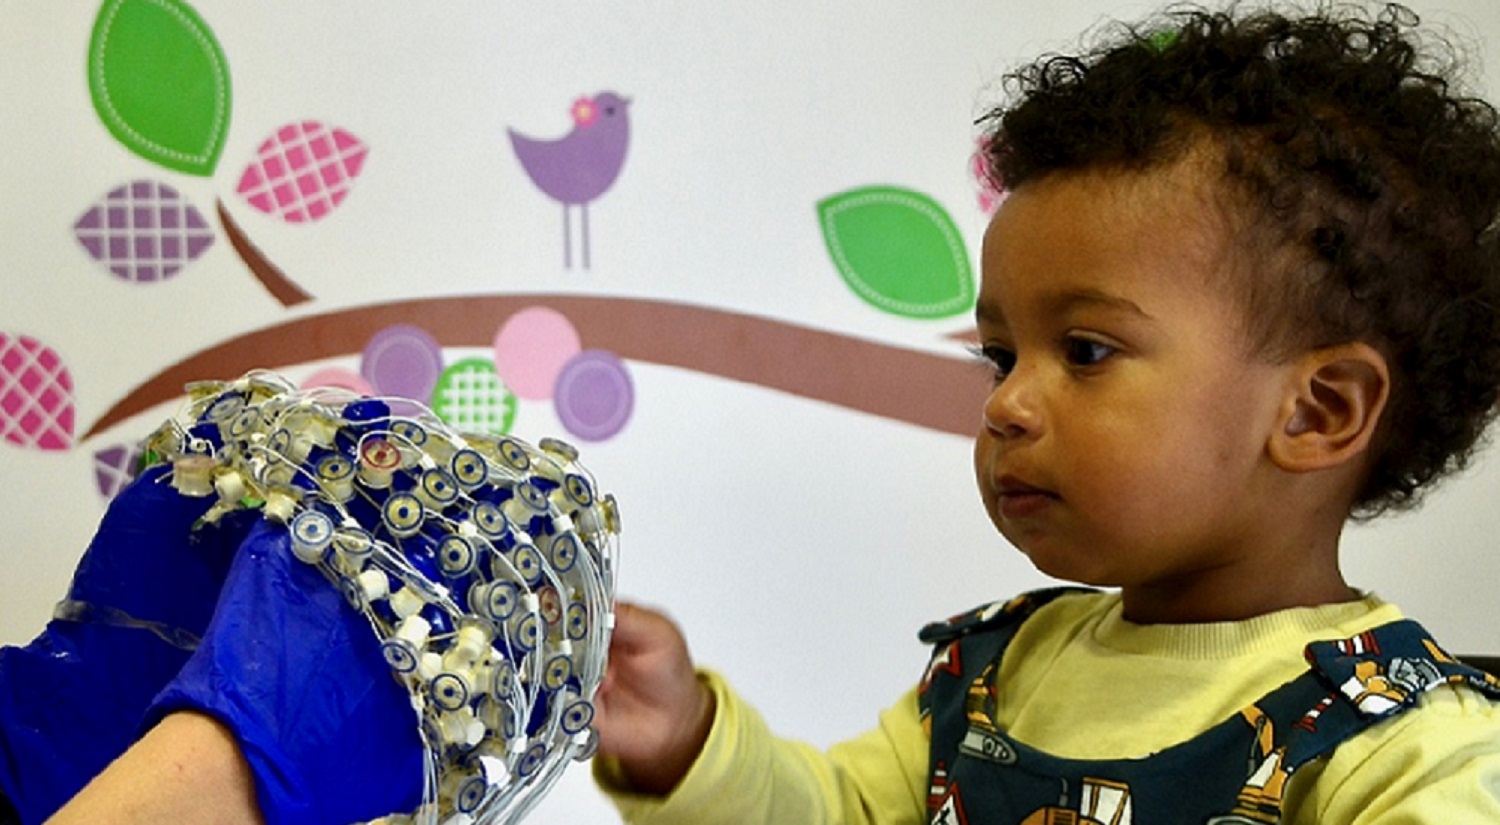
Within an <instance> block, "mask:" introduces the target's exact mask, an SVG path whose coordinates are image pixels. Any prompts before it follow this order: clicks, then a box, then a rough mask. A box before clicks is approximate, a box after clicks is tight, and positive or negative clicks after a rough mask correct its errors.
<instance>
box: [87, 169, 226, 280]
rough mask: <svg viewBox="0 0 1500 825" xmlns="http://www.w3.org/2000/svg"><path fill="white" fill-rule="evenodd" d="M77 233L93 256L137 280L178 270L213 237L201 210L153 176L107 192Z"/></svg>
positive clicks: (166, 275) (126, 277)
mask: <svg viewBox="0 0 1500 825" xmlns="http://www.w3.org/2000/svg"><path fill="white" fill-rule="evenodd" d="M73 234H74V236H75V237H77V238H78V242H79V243H80V244H82V245H83V248H84V249H85V250H86V251H87V252H88V253H89V255H90V256H91V257H92V258H93V259H94V260H96V261H98V262H100V263H102V264H104V266H105V268H107V269H108V270H109V271H110V272H111V273H113V274H114V275H115V276H117V277H119V278H123V279H124V280H127V281H131V282H134V283H153V282H156V281H163V280H166V279H167V278H170V277H172V276H173V275H176V274H177V273H178V272H179V271H180V270H181V269H182V268H183V266H185V265H186V264H188V263H189V262H191V261H195V260H197V259H198V257H199V256H200V255H202V254H203V252H204V250H206V249H208V247H209V246H211V245H212V244H213V242H214V233H213V229H212V228H211V227H210V226H209V224H208V221H206V220H205V219H204V218H203V215H202V213H200V212H199V211H198V210H197V209H196V208H195V207H194V206H193V205H192V204H190V203H188V202H187V201H186V200H184V199H183V197H182V196H181V195H180V194H178V192H177V190H175V189H173V188H172V187H170V186H167V185H166V184H162V183H157V182H156V181H151V180H138V181H133V182H131V183H127V184H125V185H124V186H121V187H120V188H118V189H115V190H113V191H112V192H110V193H109V194H108V195H105V196H104V200H103V201H101V202H100V203H98V204H96V205H95V206H93V207H92V208H90V209H89V210H88V211H87V212H85V213H83V217H81V218H79V219H78V222H77V223H75V224H74V225H73Z"/></svg>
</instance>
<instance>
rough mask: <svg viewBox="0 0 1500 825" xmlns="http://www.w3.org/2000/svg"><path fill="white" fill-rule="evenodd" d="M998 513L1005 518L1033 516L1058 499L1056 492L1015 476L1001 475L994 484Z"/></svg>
mask: <svg viewBox="0 0 1500 825" xmlns="http://www.w3.org/2000/svg"><path fill="white" fill-rule="evenodd" d="M995 489H996V492H997V499H998V503H999V505H1000V514H1001V515H1002V516H1004V517H1006V518H1024V517H1026V516H1033V515H1036V514H1037V513H1040V512H1041V511H1042V510H1044V509H1046V508H1047V507H1048V506H1049V505H1051V504H1052V503H1053V502H1055V501H1057V500H1058V496H1057V494H1056V493H1054V492H1052V491H1051V490H1045V489H1042V488H1041V487H1037V486H1035V485H1032V484H1028V483H1026V482H1024V481H1022V480H1020V479H1018V478H1016V477H1015V476H1009V475H1006V476H1001V477H1000V479H999V481H998V482H997V483H996V485H995Z"/></svg>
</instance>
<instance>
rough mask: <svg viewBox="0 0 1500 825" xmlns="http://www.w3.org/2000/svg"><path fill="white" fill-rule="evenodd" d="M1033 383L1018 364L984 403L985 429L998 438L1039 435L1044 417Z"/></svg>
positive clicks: (996, 386) (991, 391)
mask: <svg viewBox="0 0 1500 825" xmlns="http://www.w3.org/2000/svg"><path fill="white" fill-rule="evenodd" d="M1035 396H1036V393H1035V389H1034V386H1033V385H1032V382H1030V381H1029V380H1028V377H1027V375H1026V373H1025V372H1023V371H1022V369H1021V368H1020V366H1019V365H1018V366H1017V368H1016V369H1014V370H1012V371H1011V373H1010V374H1009V375H1007V376H1006V377H1005V378H1004V379H1003V380H1002V381H1000V383H998V384H996V385H995V388H994V389H992V390H990V394H989V397H988V398H986V399H985V402H984V427H985V430H986V431H987V432H989V433H990V434H991V435H993V436H994V437H997V438H1006V439H1015V438H1023V437H1026V436H1035V435H1036V434H1037V433H1039V432H1040V431H1041V416H1040V414H1039V406H1038V404H1037V400H1036V397H1035Z"/></svg>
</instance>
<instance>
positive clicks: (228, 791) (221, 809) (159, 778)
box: [47, 712, 263, 825]
mask: <svg viewBox="0 0 1500 825" xmlns="http://www.w3.org/2000/svg"><path fill="white" fill-rule="evenodd" d="M162 822H193V823H202V825H260V824H261V823H262V822H263V820H262V819H261V815H260V810H259V809H258V808H257V807H256V803H255V786H254V779H253V777H252V775H251V773H250V767H249V765H247V764H246V762H245V759H244V757H243V756H241V755H240V751H239V747H238V746H237V745H236V743H235V739H234V737H233V736H232V735H231V734H230V732H229V731H228V730H227V729H226V728H225V727H224V726H223V725H220V724H219V723H218V722H217V721H216V720H214V719H213V718H212V717H210V716H206V715H204V714H200V713H192V712H183V713H174V714H171V715H169V716H167V717H165V718H163V719H162V720H161V722H160V723H158V724H157V725H156V726H155V727H153V728H152V729H151V730H150V731H148V732H147V733H146V735H145V736H143V737H141V739H140V741H138V742H136V744H135V745H133V746H132V747H131V748H130V749H128V750H127V751H125V753H124V754H122V755H121V756H120V757H119V758H118V759H116V760H115V761H114V762H112V763H110V765H109V767H107V768H105V769H104V771H103V773H100V774H99V775H98V776H96V777H94V779H93V780H92V781H91V782H89V784H88V785H86V786H84V789H83V790H82V791H80V792H79V793H78V795H77V796H75V797H73V799H72V800H71V801H70V802H68V804H66V805H64V806H63V807H62V809H61V810H59V811H58V812H57V813H56V814H55V815H54V816H53V817H52V818H51V819H49V820H47V825H100V823H108V825H157V823H162Z"/></svg>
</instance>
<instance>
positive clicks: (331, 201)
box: [236, 120, 369, 223]
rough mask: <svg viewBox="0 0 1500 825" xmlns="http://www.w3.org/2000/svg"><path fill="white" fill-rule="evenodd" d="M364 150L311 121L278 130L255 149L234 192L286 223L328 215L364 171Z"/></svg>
mask: <svg viewBox="0 0 1500 825" xmlns="http://www.w3.org/2000/svg"><path fill="white" fill-rule="evenodd" d="M368 154H369V147H367V146H365V144H364V142H363V141H361V140H360V139H359V138H358V137H356V136H355V135H353V134H351V133H349V132H347V131H345V130H343V129H339V128H336V127H330V126H327V125H324V124H322V123H319V122H317V121H315V120H309V121H303V122H302V123H293V124H288V125H286V126H283V127H281V128H280V129H277V130H276V133H275V134H274V135H272V136H271V137H269V138H267V139H266V140H265V142H264V143H262V144H261V145H260V148H259V149H258V150H257V151H256V156H255V160H253V161H251V163H250V165H249V166H247V167H245V171H244V172H243V173H242V174H241V175H240V183H239V187H238V188H237V190H236V191H238V192H239V193H240V196H241V197H243V198H244V199H245V201H246V202H247V203H249V204H250V205H251V206H253V207H255V208H256V209H258V210H260V211H261V212H264V213H266V214H267V215H275V216H276V217H279V218H281V219H282V220H283V221H286V222H287V223H307V222H309V221H316V220H320V219H322V218H325V217H327V216H328V215H329V214H331V213H332V212H333V210H334V209H337V208H338V206H339V204H341V203H343V201H344V198H345V197H347V196H348V194H349V187H350V186H352V185H353V183H354V179H355V178H357V177H359V173H360V172H361V171H363V170H364V163H365V156H366V155H368Z"/></svg>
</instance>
